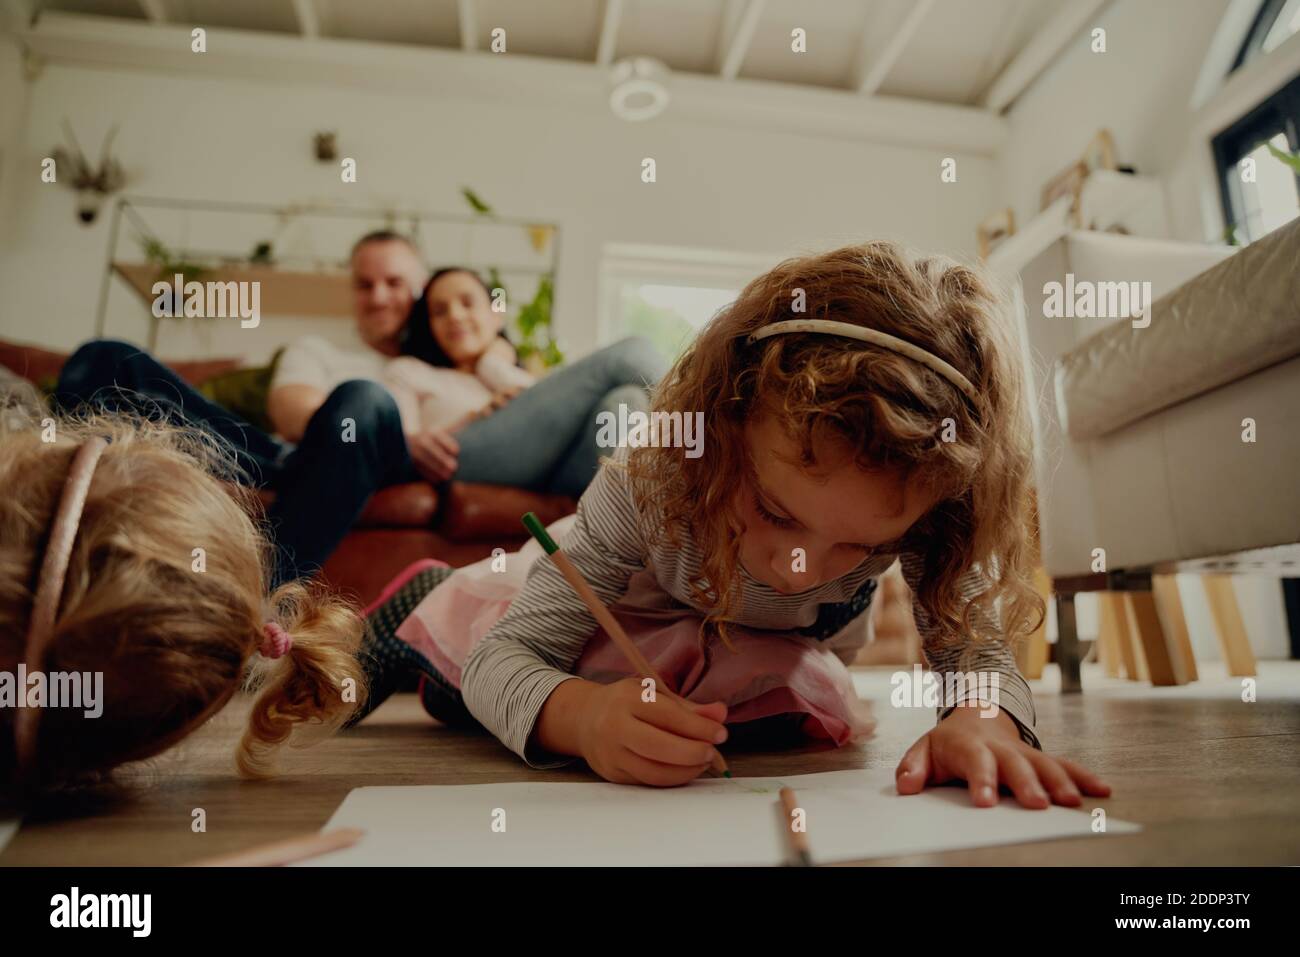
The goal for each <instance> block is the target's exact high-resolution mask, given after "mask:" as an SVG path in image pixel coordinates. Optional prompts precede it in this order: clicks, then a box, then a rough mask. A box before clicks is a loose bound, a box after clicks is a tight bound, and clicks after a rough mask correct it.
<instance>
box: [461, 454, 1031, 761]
mask: <svg viewBox="0 0 1300 957" xmlns="http://www.w3.org/2000/svg"><path fill="white" fill-rule="evenodd" d="M626 461H627V450H626V449H620V450H619V451H618V453H617V454H616V455H615V456H614V464H613V465H603V466H602V467H601V469H600V471H599V472H598V473H597V475H596V478H595V479H593V481H592V483H591V485H590V486H589V487H588V488H587V491H586V493H585V494H584V495H583V496H582V499H581V501H579V503H578V514H577V518H576V521H575V522H574V524H573V527H572V528H571V529H570V531H569V533H568V535H567V536H565V537H564V538H563V540H562V541H561V542H560V543H559V544H560V546H561V547H562V548H563V549H564V551H565V553H566V554H567V555H568V556H569V558H570V560H572V562H573V564H574V565H575V566H577V568H578V570H579V571H580V572H582V574H583V576H584V577H585V578H586V579H587V581H588V582H589V583H590V584H591V587H592V590H593V591H595V592H596V594H597V595H599V596H600V598H601V600H602V601H604V602H605V603H606V604H612V603H614V602H615V601H617V600H618V599H620V598H622V597H623V595H624V594H625V593H626V591H627V586H628V581H629V579H630V578H631V577H632V575H633V574H635V573H636V572H638V571H640V570H641V569H645V568H648V569H650V570H651V571H652V572H653V573H654V575H655V577H656V579H657V580H658V583H659V585H660V587H661V588H663V589H664V591H665V592H667V593H668V594H669V595H670V596H672V597H673V598H674V599H676V600H677V601H679V602H681V603H682V604H683V605H686V606H689V607H693V608H695V609H696V610H697V611H700V612H701V614H704V613H705V610H704V609H701V608H699V606H698V604H697V603H696V602H695V601H694V600H693V598H692V595H691V588H690V586H691V583H692V582H694V581H696V580H698V579H699V578H700V577H701V574H700V566H701V552H700V549H699V548H698V546H697V545H695V543H694V542H692V541H689V540H685V541H683V543H682V544H681V546H680V547H675V546H673V545H672V544H670V543H667V542H663V541H660V542H656V543H654V544H650V543H649V542H650V537H651V536H650V534H649V532H650V531H651V528H652V525H651V524H650V523H651V519H650V518H649V517H648V516H645V515H642V514H641V513H640V512H639V511H638V509H637V507H636V504H635V502H634V500H633V496H632V490H631V488H630V479H629V476H628V474H627V472H626V470H625V468H624V466H625V465H626ZM895 559H901V565H902V571H903V577H904V579H905V580H906V581H907V583H908V585H909V586H910V587H911V589H912V593H913V595H914V596H915V595H916V594H917V591H918V587H919V584H920V580H921V575H922V572H923V571H924V565H923V563H922V560H921V558H920V557H919V556H917V555H914V554H911V553H907V552H904V553H903V554H901V555H897V554H887V555H886V554H881V555H872V556H870V557H869V558H867V559H866V560H864V561H863V562H862V563H861V564H860V565H858V566H857V567H856V568H854V569H853V570H852V571H850V572H848V573H847V574H845V575H843V576H841V577H840V578H836V579H834V580H832V581H829V582H826V583H824V584H822V585H819V586H818V587H816V588H813V589H809V590H808V591H803V592H799V593H797V594H794V595H785V594H781V593H780V592H778V591H776V590H775V589H773V588H771V587H769V586H767V585H764V584H762V583H761V582H759V581H757V580H755V579H754V578H753V577H751V576H750V575H749V574H748V573H747V572H746V571H745V570H744V568H743V567H741V568H740V569H739V575H740V583H741V592H740V596H739V604H738V612H737V613H736V614H734V615H732V616H731V618H730V620H733V621H735V622H736V623H737V624H739V625H743V626H745V627H749V628H758V629H764V630H769V631H792V632H798V633H800V634H803V635H808V636H811V637H813V638H816V639H819V640H823V641H826V642H827V643H828V646H829V647H830V648H831V649H832V650H833V651H834V652H835V653H836V654H837V655H838V656H839V657H840V658H841V659H842V660H844V661H845V662H846V663H848V662H850V661H852V659H853V656H854V654H855V653H856V651H857V646H860V645H861V643H862V640H863V639H862V638H858V639H857V642H856V644H854V642H853V641H852V640H849V641H845V638H844V636H845V635H846V634H847V632H846V630H845V627H844V626H845V625H847V624H848V623H849V622H850V621H852V620H853V619H854V618H856V617H858V616H860V615H861V614H863V613H864V612H865V610H866V607H867V604H868V602H869V600H870V596H871V592H872V590H873V589H874V588H875V582H876V579H877V578H878V577H879V576H880V575H881V574H882V573H884V572H885V571H886V570H888V568H889V567H890V566H891V565H892V564H893V563H894V561H895ZM960 587H961V592H962V596H963V597H964V598H966V599H970V598H971V597H974V596H976V595H979V594H980V593H981V592H982V590H983V588H985V587H987V586H986V583H985V582H984V580H983V579H982V577H981V576H980V575H979V573H978V569H971V570H970V571H968V572H967V574H966V575H965V576H964V577H963V578H962V579H961V581H960ZM913 611H914V617H915V619H916V626H917V630H918V631H919V632H920V635H921V639H922V649H923V651H924V653H925V656H926V659H927V661H928V662H929V664H930V667H931V670H932V671H933V672H934V673H935V677H936V678H940V677H942V676H944V675H946V674H950V673H953V672H957V671H962V672H965V673H966V674H970V673H971V672H986V673H992V674H996V675H997V676H998V687H997V691H998V696H999V700H998V702H997V703H998V705H999V706H1000V707H1001V708H1002V709H1003V710H1004V711H1006V712H1007V713H1008V714H1009V715H1010V716H1011V717H1012V718H1013V719H1014V720H1015V722H1016V724H1017V725H1018V726H1019V728H1020V732H1021V737H1022V738H1023V739H1024V740H1025V741H1026V742H1027V743H1029V744H1031V745H1033V746H1034V747H1039V746H1040V745H1039V743H1038V739H1037V737H1036V736H1035V734H1034V731H1033V727H1034V723H1035V716H1034V703H1033V696H1032V694H1031V693H1030V690H1029V686H1028V684H1026V683H1025V680H1024V678H1022V677H1021V675H1020V673H1019V672H1018V671H1017V670H1016V664H1015V659H1014V657H1013V656H1012V654H1011V652H1010V650H1009V649H1008V648H1007V646H1006V645H1005V644H1004V643H1002V642H987V641H986V642H980V643H978V644H976V643H974V642H965V643H963V642H949V643H944V642H941V641H940V640H939V639H940V637H941V636H940V633H939V631H938V630H937V629H936V628H935V627H934V625H933V623H932V622H931V620H930V617H929V615H928V614H927V613H926V611H925V609H924V608H922V607H921V606H920V605H919V604H915V603H914V606H913ZM595 631H596V621H595V618H593V617H592V615H591V612H590V611H588V610H587V607H586V605H584V604H583V602H582V600H581V599H580V598H579V597H578V595H577V594H576V593H575V592H574V590H573V588H572V587H571V586H570V585H569V583H568V582H567V581H565V579H564V576H563V575H562V574H561V573H560V571H559V570H558V569H557V568H556V567H555V565H554V564H553V563H552V562H549V561H537V562H535V563H534V564H533V566H532V568H531V569H530V570H529V573H528V577H527V579H526V581H525V583H524V587H523V589H522V591H521V592H520V593H519V595H518V596H517V597H516V598H515V600H514V601H513V602H512V603H511V605H510V608H509V609H508V610H507V611H506V614H505V615H504V616H503V617H502V618H501V620H500V621H499V622H497V624H496V625H495V626H494V627H493V628H492V629H491V630H490V631H489V632H488V633H487V634H486V635H484V636H483V638H482V640H481V641H479V642H478V644H476V645H475V647H474V648H473V650H472V651H471V652H470V654H469V657H468V658H467V659H466V661H465V666H464V670H463V673H462V676H461V693H462V695H463V696H464V700H465V704H466V706H467V707H468V708H469V710H470V712H471V713H472V714H473V715H474V717H476V718H477V719H478V720H479V721H480V722H481V723H482V724H483V725H484V727H486V728H487V729H488V730H489V731H491V732H492V733H493V734H495V735H496V736H497V737H498V738H500V739H501V741H502V742H503V743H504V744H505V745H506V746H507V747H509V748H510V749H511V750H512V751H514V752H515V753H516V754H518V755H520V756H521V757H522V758H523V759H524V760H525V761H526V762H527V763H528V764H530V765H532V766H534V767H554V766H556V765H559V764H563V763H565V762H566V761H568V760H571V759H568V758H564V757H562V756H558V755H554V754H548V753H546V752H545V751H544V750H543V749H541V748H540V747H538V746H537V745H536V743H535V742H533V741H531V740H530V738H531V735H532V731H533V727H534V725H535V724H536V722H537V717H538V714H539V713H540V712H541V709H542V705H543V704H544V703H545V702H546V699H547V697H548V696H549V695H550V693H551V692H552V691H553V690H554V689H555V687H556V686H557V685H559V684H560V683H561V682H564V681H567V680H569V679H570V678H573V677H574V676H573V675H572V674H571V670H572V668H573V667H574V663H575V662H576V661H577V660H578V658H579V656H580V655H581V654H582V650H583V647H584V646H585V645H586V643H587V641H588V640H589V639H590V638H591V637H592V635H593V634H595ZM857 631H859V632H860V631H861V630H860V629H859V630H857ZM963 687H964V686H963ZM952 708H953V705H952V704H951V703H950V702H945V703H944V704H943V705H941V706H940V708H939V717H940V719H942V718H943V717H945V716H946V715H947V714H948V713H949V712H950V711H951V710H952Z"/></svg>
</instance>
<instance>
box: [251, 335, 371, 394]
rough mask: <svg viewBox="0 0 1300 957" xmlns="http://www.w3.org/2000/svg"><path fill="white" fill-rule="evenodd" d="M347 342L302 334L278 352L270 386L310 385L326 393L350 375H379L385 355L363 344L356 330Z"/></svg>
mask: <svg viewBox="0 0 1300 957" xmlns="http://www.w3.org/2000/svg"><path fill="white" fill-rule="evenodd" d="M351 338H352V341H351V342H350V343H348V344H346V345H336V344H335V343H333V342H330V341H329V340H328V339H323V338H321V337H320V336H302V337H301V338H298V339H295V340H294V341H293V342H291V343H289V345H287V346H286V347H285V349H284V352H283V353H282V354H281V355H280V363H279V365H277V366H276V369H275V377H274V378H273V379H272V380H271V388H272V389H278V388H279V387H280V386H282V385H309V386H312V387H313V388H316V389H320V390H321V391H322V392H324V393H326V394H329V393H330V392H333V391H334V390H335V389H336V388H338V386H340V385H342V384H343V383H344V382H347V381H348V380H350V379H370V380H372V381H374V382H378V381H380V380H381V379H382V377H383V373H384V365H385V364H386V363H387V362H388V361H389V360H388V357H387V356H385V355H381V354H380V353H378V352H376V351H375V350H374V349H372V348H370V346H368V345H366V344H365V343H364V342H363V341H362V340H361V337H360V336H358V335H356V334H355V333H354V334H353V335H352V337H351Z"/></svg>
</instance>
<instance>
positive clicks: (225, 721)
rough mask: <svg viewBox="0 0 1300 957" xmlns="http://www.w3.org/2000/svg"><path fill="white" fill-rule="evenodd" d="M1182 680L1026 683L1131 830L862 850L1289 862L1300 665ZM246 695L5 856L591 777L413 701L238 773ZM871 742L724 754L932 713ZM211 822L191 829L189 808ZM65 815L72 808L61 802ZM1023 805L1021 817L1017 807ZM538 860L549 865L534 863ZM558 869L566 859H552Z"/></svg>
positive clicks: (152, 842)
mask: <svg viewBox="0 0 1300 957" xmlns="http://www.w3.org/2000/svg"><path fill="white" fill-rule="evenodd" d="M1204 671H1207V672H1209V673H1208V674H1205V673H1203V675H1202V679H1201V680H1200V681H1198V682H1197V683H1195V684H1193V685H1189V686H1186V687H1183V688H1171V689H1153V688H1151V687H1150V686H1144V685H1138V684H1136V683H1133V682H1123V681H1114V680H1107V679H1105V678H1104V677H1103V676H1102V674H1101V673H1100V671H1099V670H1097V669H1096V668H1095V667H1092V666H1088V667H1086V668H1085V672H1084V687H1085V689H1086V690H1085V693H1084V694H1083V695H1073V696H1069V697H1061V696H1060V695H1058V694H1056V693H1055V690H1054V688H1053V687H1052V685H1053V680H1054V675H1053V673H1052V669H1050V668H1049V671H1048V675H1047V677H1046V678H1045V679H1044V681H1042V682H1035V683H1034V684H1035V694H1036V697H1037V702H1038V730H1039V734H1040V736H1041V738H1042V740H1043V742H1044V745H1045V747H1046V748H1047V750H1048V751H1052V752H1059V753H1061V754H1064V755H1066V756H1069V757H1072V758H1074V759H1076V760H1078V761H1081V762H1083V763H1084V764H1086V765H1088V766H1090V767H1092V768H1094V769H1095V770H1096V771H1098V772H1099V773H1100V774H1102V776H1103V777H1105V778H1106V779H1107V780H1108V781H1109V782H1110V784H1111V786H1112V787H1113V788H1114V794H1113V796H1112V797H1111V798H1109V799H1107V800H1106V801H1102V802H1089V804H1088V805H1087V806H1088V807H1092V806H1094V805H1100V806H1102V807H1105V808H1106V810H1107V813H1108V814H1109V815H1110V816H1112V817H1117V818H1123V819H1127V820H1132V821H1136V822H1138V823H1140V824H1142V825H1143V826H1144V830H1143V831H1142V833H1140V834H1137V835H1133V836H1124V837H1119V836H1113V837H1099V838H1096V839H1093V838H1079V839H1072V840H1058V841H1049V842H1041V843H1036V844H1021V845H1014V846H1006V847H996V848H987V849H982V850H967V851H955V852H950V853H943V854H925V855H916V856H911V857H902V858H887V859H879V860H876V861H872V862H871V863H877V864H974V865H997V864H1045V865H1211V864H1214V865H1264V864H1273V865H1276V864H1290V865H1296V864H1300V662H1263V663H1261V676H1260V678H1259V693H1258V696H1259V700H1258V701H1257V702H1255V703H1252V704H1246V703H1243V702H1241V701H1240V691H1239V689H1240V681H1239V679H1228V678H1226V677H1224V675H1223V672H1222V669H1221V668H1220V669H1218V670H1217V672H1216V671H1215V669H1214V666H1212V665H1211V666H1209V667H1207V668H1206V669H1204ZM855 679H856V680H857V683H858V685H859V690H860V692H861V693H863V694H864V696H868V697H871V698H872V699H874V700H877V701H885V700H887V697H886V695H885V692H886V691H887V690H888V687H889V671H887V670H875V669H873V670H868V671H858V672H856V674H855ZM242 708H243V705H242V704H240V705H233V706H232V707H231V708H230V709H227V711H226V712H225V713H224V714H222V715H220V716H218V717H217V718H216V719H215V720H214V721H213V722H211V723H210V724H209V725H208V726H207V727H206V728H204V729H203V730H202V731H200V732H199V733H198V734H196V735H194V736H193V737H191V738H190V739H189V740H188V741H187V742H185V743H184V744H183V745H182V746H181V747H180V748H178V749H176V750H174V751H172V752H170V753H168V754H167V755H165V756H163V757H161V758H159V759H157V760H155V761H153V762H151V763H150V764H149V765H148V766H146V767H143V768H140V769H138V770H136V771H134V772H133V774H132V780H131V788H130V790H129V791H128V792H127V794H126V796H125V797H122V798H118V799H116V800H113V801H111V802H109V803H107V804H104V805H103V806H100V807H97V808H94V809H92V810H91V811H90V813H89V814H87V812H86V809H85V808H82V807H77V808H75V809H70V808H67V807H59V806H56V807H52V808H49V809H47V810H46V811H45V812H44V813H43V815H42V816H43V817H44V819H42V820H37V819H29V820H28V821H26V822H24V824H23V827H22V829H21V830H20V831H19V833H18V834H17V836H16V837H15V838H14V839H13V841H12V842H11V843H10V844H9V846H8V848H7V849H6V850H5V851H4V852H3V853H0V865H78V864H84V865H106V864H129V865H138V864H183V863H187V862H189V861H193V860H196V859H199V858H204V857H208V856H212V855H215V854H221V853H225V852H229V851H234V850H238V849H241V848H244V847H248V846H251V845H254V844H257V843H260V842H264V841H269V840H274V839H277V838H280V837H285V836H288V835H291V834H295V833H298V832H301V831H306V830H311V829H315V828H318V827H320V826H322V825H323V824H324V823H325V822H326V821H327V820H328V818H329V817H330V815H331V814H332V813H333V811H334V809H335V808H336V807H337V806H338V804H339V802H341V801H342V800H343V798H344V796H345V795H346V794H347V793H348V791H349V790H350V789H352V788H354V787H360V786H362V785H379V784H386V785H393V784H480V783H490V782H497V781H523V780H555V781H561V780H563V781H583V780H592V779H593V778H592V776H591V775H590V774H589V773H588V772H585V771H576V770H570V771H550V772H542V771H533V770H529V769H528V768H526V767H524V766H523V764H522V763H521V762H520V761H519V760H518V759H517V758H515V757H514V755H512V754H510V753H509V752H507V751H506V750H505V749H504V748H502V747H501V746H500V745H499V744H497V743H496V742H495V740H493V739H491V738H489V737H487V736H486V735H480V734H467V733H460V732H453V731H448V730H446V729H444V728H441V727H439V726H437V725H435V724H433V723H432V722H431V721H430V720H429V719H428V718H426V717H425V716H424V714H423V712H422V711H421V710H420V708H419V706H418V704H417V703H416V701H415V700H414V697H413V696H411V695H403V696H401V697H399V698H396V699H394V700H392V701H390V702H388V703H387V704H385V705H384V707H383V708H381V709H380V710H379V711H378V712H377V713H376V714H374V715H373V716H371V718H370V719H369V720H368V721H367V722H365V723H364V724H363V725H362V726H361V727H359V728H357V729H355V730H353V731H350V732H347V733H345V734H343V735H341V736H339V737H338V738H336V739H334V740H331V741H328V742H326V743H324V744H322V745H320V746H318V747H316V748H312V749H310V750H307V751H296V752H292V753H290V754H288V755H287V756H286V761H285V773H284V774H283V775H282V776H281V777H280V778H278V779H276V780H275V781H272V782H265V783H247V782H241V781H239V780H238V779H236V778H235V777H234V775H233V773H232V771H231V770H230V754H231V751H232V746H233V742H234V741H235V740H236V739H237V737H238V734H239V731H240V718H241V716H242ZM877 713H878V718H879V721H880V727H879V729H878V732H877V734H876V736H875V737H873V738H871V739H869V740H866V741H863V742H860V743H857V744H854V745H852V746H849V747H846V748H843V749H839V750H823V751H816V750H804V751H797V752H780V753H744V752H739V753H738V752H735V751H728V752H726V753H727V758H728V761H729V762H730V764H731V767H732V769H733V771H735V772H736V773H737V774H738V775H764V774H772V775H777V774H780V775H789V774H792V773H799V772H812V771H832V770H839V769H844V768H859V767H891V768H892V767H893V766H894V765H895V764H896V763H897V761H898V759H899V757H900V756H901V754H902V753H903V751H904V750H905V749H906V748H907V747H908V746H909V745H910V744H911V743H912V742H913V741H914V740H915V739H916V737H917V736H918V735H919V734H921V733H923V732H924V730H925V729H926V728H927V727H928V726H930V725H929V723H930V722H931V721H932V720H933V719H932V716H931V715H930V713H929V712H917V711H898V710H893V709H889V708H888V707H880V708H878V709H877ZM196 808H202V809H203V810H204V811H205V812H206V823H207V830H206V832H205V833H194V832H193V831H192V829H191V822H192V820H193V812H194V810H195V809H196ZM73 810H75V811H76V813H75V814H74V813H72V812H73ZM1026 813H1031V812H1026ZM539 863H550V862H539ZM555 863H560V862H555Z"/></svg>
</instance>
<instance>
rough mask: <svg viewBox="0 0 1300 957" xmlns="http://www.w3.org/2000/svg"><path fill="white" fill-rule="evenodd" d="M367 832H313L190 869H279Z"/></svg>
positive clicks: (336, 848) (335, 848)
mask: <svg viewBox="0 0 1300 957" xmlns="http://www.w3.org/2000/svg"><path fill="white" fill-rule="evenodd" d="M365 833H366V832H365V831H363V830H361V829H359V828H355V827H345V828H340V829H338V830H336V831H312V832H311V833H309V834H299V835H298V836H296V837H289V838H285V839H284V840H282V841H272V842H271V843H270V844H261V845H259V846H257V847H250V848H248V849H247V850H243V851H235V852H234V853H233V854H222V855H220V856H218V857H209V858H206V859H205V860H202V861H196V862H195V863H194V864H193V865H191V866H193V867H282V866H284V865H285V864H294V863H297V862H298V861H305V860H307V859H308V858H312V857H318V856H320V855H321V854H328V853H329V852H330V851H340V850H342V849H343V848H345V847H351V846H352V845H353V844H355V843H356V842H357V841H359V840H360V839H361V836H362V835H363V834H365Z"/></svg>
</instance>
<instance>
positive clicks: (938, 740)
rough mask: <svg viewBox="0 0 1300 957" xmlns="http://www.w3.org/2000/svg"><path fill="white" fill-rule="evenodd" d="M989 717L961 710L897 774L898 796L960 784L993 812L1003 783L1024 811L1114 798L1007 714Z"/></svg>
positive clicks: (930, 735)
mask: <svg viewBox="0 0 1300 957" xmlns="http://www.w3.org/2000/svg"><path fill="white" fill-rule="evenodd" d="M987 713H988V712H987V710H986V709H984V708H982V707H960V708H957V709H955V710H954V711H953V712H952V713H951V714H950V715H948V717H946V718H944V719H943V720H942V721H940V722H939V724H938V726H937V727H935V729H934V730H933V731H930V732H929V733H928V734H926V735H925V736H924V737H922V738H921V739H920V740H919V741H917V742H916V744H914V745H912V747H911V748H909V749H908V751H907V753H906V754H905V755H903V760H902V761H900V762H899V764H898V768H897V769H896V770H895V772H894V777H895V780H896V782H897V785H898V793H899V794H916V793H918V792H919V791H921V790H923V789H924V788H925V787H926V786H927V785H932V784H946V783H947V782H949V781H958V780H961V781H965V782H966V783H967V785H968V786H969V787H970V793H971V801H972V802H973V803H974V804H975V805H976V806H977V807H992V806H993V805H995V804H997V803H998V785H999V784H1002V785H1004V786H1006V787H1007V788H1008V789H1009V790H1010V791H1011V792H1012V793H1013V794H1014V795H1015V797H1016V800H1017V801H1019V802H1020V804H1021V805H1022V806H1024V807H1027V808H1037V809H1041V808H1045V807H1048V806H1049V805H1050V804H1053V803H1055V804H1061V805H1065V806H1066V807H1077V806H1078V805H1079V804H1081V803H1082V802H1083V797H1082V795H1081V794H1080V792H1081V791H1082V793H1083V794H1087V795H1089V796H1090V797H1106V796H1108V795H1109V794H1110V786H1109V785H1108V784H1106V783H1105V782H1104V781H1102V780H1101V778H1099V777H1097V776H1096V775H1095V774H1093V773H1092V772H1091V771H1089V770H1087V769H1086V768H1084V767H1082V766H1080V765H1078V764H1075V763H1074V762H1073V761H1069V760H1066V759H1065V758H1054V757H1052V756H1051V755H1048V754H1044V753H1043V752H1042V751H1039V750H1038V749H1037V748H1032V747H1030V746H1029V745H1028V744H1025V742H1024V741H1022V740H1021V738H1020V731H1019V729H1018V728H1017V727H1016V723H1015V722H1014V721H1012V720H1011V717H1010V715H1008V714H1007V713H1006V712H1005V711H1002V710H1001V709H998V710H997V713H996V717H991V718H990V717H985V716H984V715H987ZM1048 795H1050V796H1051V797H1050V798H1049V797H1048Z"/></svg>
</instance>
